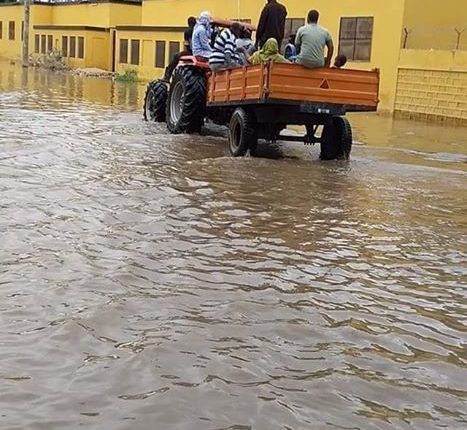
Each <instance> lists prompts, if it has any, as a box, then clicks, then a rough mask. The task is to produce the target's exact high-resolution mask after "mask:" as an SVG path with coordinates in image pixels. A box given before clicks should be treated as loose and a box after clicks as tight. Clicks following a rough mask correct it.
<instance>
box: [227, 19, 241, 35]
mask: <svg viewBox="0 0 467 430" xmlns="http://www.w3.org/2000/svg"><path fill="white" fill-rule="evenodd" d="M242 29H243V26H242V24H240V23H239V22H233V23H232V25H231V26H230V31H231V32H232V33H233V34H235V36H237V37H240V36H241V34H242Z"/></svg>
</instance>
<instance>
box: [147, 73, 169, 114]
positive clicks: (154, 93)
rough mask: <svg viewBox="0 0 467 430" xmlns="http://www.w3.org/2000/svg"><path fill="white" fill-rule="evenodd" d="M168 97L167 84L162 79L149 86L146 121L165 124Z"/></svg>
mask: <svg viewBox="0 0 467 430" xmlns="http://www.w3.org/2000/svg"><path fill="white" fill-rule="evenodd" d="M167 95H168V89H167V84H166V83H165V82H163V81H161V80H160V79H158V80H156V81H152V82H150V83H149V84H148V87H147V89H146V95H145V96H144V119H145V120H146V121H154V122H165V111H166V106H167Z"/></svg>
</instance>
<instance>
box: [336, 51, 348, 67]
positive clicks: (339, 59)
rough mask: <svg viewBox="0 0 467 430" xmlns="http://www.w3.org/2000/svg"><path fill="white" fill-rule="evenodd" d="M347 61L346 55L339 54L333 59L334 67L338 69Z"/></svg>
mask: <svg viewBox="0 0 467 430" xmlns="http://www.w3.org/2000/svg"><path fill="white" fill-rule="evenodd" d="M346 63H347V57H346V56H345V55H344V54H339V55H338V56H337V57H336V58H335V60H334V67H336V68H338V69H340V68H341V67H344V66H345V64H346Z"/></svg>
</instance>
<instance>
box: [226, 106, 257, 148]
mask: <svg viewBox="0 0 467 430" xmlns="http://www.w3.org/2000/svg"><path fill="white" fill-rule="evenodd" d="M257 144H258V138H257V136H256V131H255V118H254V115H253V114H252V113H251V112H247V111H246V110H244V109H242V108H237V109H236V110H235V112H234V113H233V115H232V118H231V119H230V124H229V149H230V153H231V154H232V155H233V156H234V157H241V156H243V155H245V154H246V152H247V151H248V150H250V153H251V154H252V155H254V153H255V152H256V146H257Z"/></svg>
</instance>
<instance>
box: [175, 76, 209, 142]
mask: <svg viewBox="0 0 467 430" xmlns="http://www.w3.org/2000/svg"><path fill="white" fill-rule="evenodd" d="M206 97H207V82H206V76H205V74H204V72H203V71H202V70H199V69H196V68H195V67H179V68H178V69H176V70H175V72H174V74H173V77H172V81H171V84H170V90H169V96H168V102H167V110H166V122H167V128H168V129H169V131H170V132H171V133H175V134H178V133H199V132H200V131H201V127H202V126H203V123H204V114H205V110H206Z"/></svg>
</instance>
